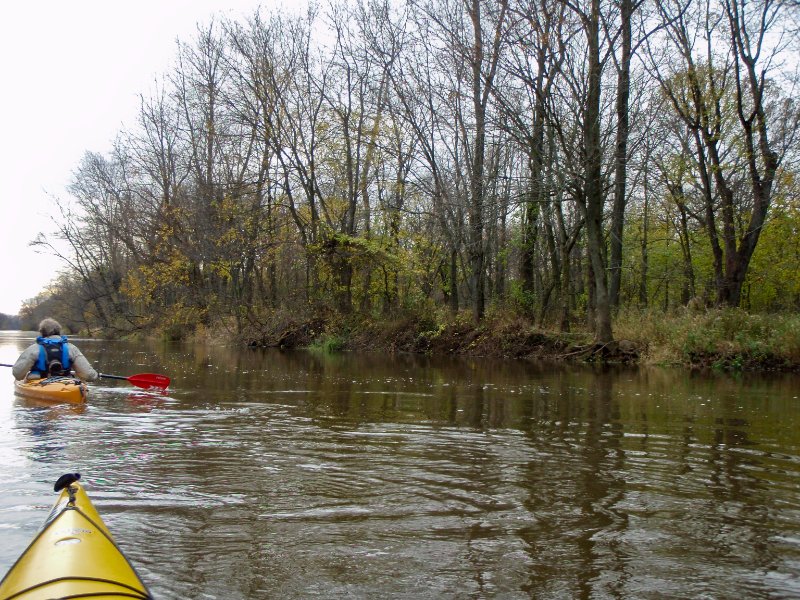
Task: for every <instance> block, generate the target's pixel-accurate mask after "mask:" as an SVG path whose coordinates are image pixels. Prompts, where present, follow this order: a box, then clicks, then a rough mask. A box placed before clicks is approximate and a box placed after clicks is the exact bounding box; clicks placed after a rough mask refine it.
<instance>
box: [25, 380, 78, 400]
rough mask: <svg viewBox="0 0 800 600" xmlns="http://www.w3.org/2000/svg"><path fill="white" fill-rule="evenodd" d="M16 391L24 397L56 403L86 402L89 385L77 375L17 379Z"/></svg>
mask: <svg viewBox="0 0 800 600" xmlns="http://www.w3.org/2000/svg"><path fill="white" fill-rule="evenodd" d="M14 392H15V393H16V394H17V395H18V396H22V397H23V398H31V399H33V400H42V401H44V402H52V403H54V404H63V403H69V404H82V403H84V402H86V396H87V392H88V387H87V385H86V384H85V383H84V382H83V381H81V380H80V379H77V378H76V377H48V378H47V379H33V380H31V381H15V382H14Z"/></svg>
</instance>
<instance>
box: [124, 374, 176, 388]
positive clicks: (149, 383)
mask: <svg viewBox="0 0 800 600" xmlns="http://www.w3.org/2000/svg"><path fill="white" fill-rule="evenodd" d="M126 379H127V380H128V381H129V382H130V383H132V384H133V385H135V386H136V387H140V388H144V389H149V388H159V389H161V390H165V389H167V387H169V377H167V376H166V375H158V374H156V373H140V374H138V375H131V376H130V377H126Z"/></svg>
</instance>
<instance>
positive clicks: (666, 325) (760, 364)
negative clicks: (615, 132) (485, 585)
mask: <svg viewBox="0 0 800 600" xmlns="http://www.w3.org/2000/svg"><path fill="white" fill-rule="evenodd" d="M615 336H616V340H615V341H614V342H612V343H609V344H604V345H601V346H598V345H596V344H594V342H593V336H592V334H591V333H590V332H588V331H585V330H584V331H576V332H555V331H548V330H545V329H542V328H539V327H537V326H536V325H535V324H534V323H532V322H531V321H530V320H528V319H525V318H523V317H520V316H518V315H509V314H506V315H495V316H490V317H488V318H487V319H485V320H484V321H483V322H481V324H480V325H478V326H476V325H474V323H473V322H472V320H471V319H470V316H469V314H468V313H466V312H464V313H458V314H455V315H453V314H451V313H445V314H431V315H429V316H425V317H422V316H419V315H408V316H406V317H404V318H393V319H387V320H366V319H360V320H356V319H345V318H342V317H341V316H329V315H328V316H319V315H318V316H312V317H305V318H302V317H298V316H296V315H293V314H288V313H276V314H275V315H274V318H273V319H270V320H269V321H268V324H267V325H265V326H263V328H262V329H260V330H257V331H252V332H248V334H247V335H245V336H240V341H241V342H243V343H245V344H247V345H249V346H258V347H282V348H303V347H311V348H318V349H321V350H325V351H334V352H335V351H346V350H358V351H371V352H390V353H393V352H409V353H415V354H426V355H446V354H454V355H467V356H483V357H492V358H536V359H549V360H559V361H583V362H610V363H625V364H641V365H664V366H683V367H687V368H692V369H697V368H700V369H704V368H719V369H726V370H742V371H761V370H763V371H776V370H777V371H794V372H798V371H800V316H799V315H797V314H781V315H751V314H748V313H747V312H745V311H743V310H739V309H722V310H704V311H701V312H690V311H685V312H682V313H678V314H674V315H664V314H654V313H649V312H640V311H629V312H625V313H623V314H620V315H619V316H618V318H617V319H616V320H615Z"/></svg>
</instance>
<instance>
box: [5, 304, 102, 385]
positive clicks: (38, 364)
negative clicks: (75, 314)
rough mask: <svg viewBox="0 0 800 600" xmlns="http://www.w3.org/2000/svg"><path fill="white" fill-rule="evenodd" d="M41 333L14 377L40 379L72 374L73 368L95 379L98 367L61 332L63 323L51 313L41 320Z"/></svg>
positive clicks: (24, 354) (16, 366) (25, 352)
mask: <svg viewBox="0 0 800 600" xmlns="http://www.w3.org/2000/svg"><path fill="white" fill-rule="evenodd" d="M39 333H40V336H39V337H37V338H36V343H35V344H31V345H30V346H28V347H27V348H25V350H23V351H22V354H20V355H19V358H18V359H17V362H15V363H14V367H13V368H12V369H11V372H12V373H13V374H14V379H17V380H22V379H41V378H43V377H56V376H69V375H70V374H71V372H72V371H74V372H75V374H76V375H77V376H78V377H80V378H81V379H83V380H84V381H95V380H96V379H97V378H98V376H99V375H98V373H97V371H95V370H94V368H93V367H92V365H91V364H90V363H89V361H88V360H86V357H85V356H84V355H83V353H82V352H81V351H80V350H79V349H78V347H77V346H76V345H75V344H71V343H70V342H68V341H67V337H66V336H64V335H61V324H60V323H59V322H58V321H56V320H55V319H51V318H50V317H48V318H46V319H43V320H42V322H41V323H39Z"/></svg>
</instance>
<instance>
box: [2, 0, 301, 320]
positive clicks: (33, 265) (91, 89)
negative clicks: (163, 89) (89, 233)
mask: <svg viewBox="0 0 800 600" xmlns="http://www.w3.org/2000/svg"><path fill="white" fill-rule="evenodd" d="M259 4H260V5H263V6H275V5H276V4H277V3H276V2H272V1H270V0H261V1H259V0H136V1H135V2H120V1H117V0H110V1H109V0H104V1H99V0H73V1H72V2H65V1H64V0H32V1H28V2H26V1H23V0H11V2H4V3H3V7H2V9H0V257H1V258H0V259H1V260H2V266H3V268H2V271H0V273H2V279H3V283H2V285H0V312H2V313H6V314H16V313H17V311H18V310H19V308H20V305H21V303H22V302H23V301H24V300H26V299H28V298H32V297H34V296H36V294H37V293H39V292H40V291H41V290H42V289H43V288H44V287H45V286H46V285H47V283H48V282H49V281H50V280H51V279H52V278H53V276H54V275H55V273H54V270H56V269H60V268H61V263H60V262H58V261H57V260H56V259H55V258H53V257H50V256H45V255H41V254H37V253H36V252H35V251H34V249H33V248H31V247H30V246H29V245H28V244H29V242H30V241H31V240H33V239H34V238H35V237H36V235H37V233H39V232H40V231H43V232H47V231H51V230H52V223H51V221H50V217H49V215H51V214H54V215H57V214H58V210H57V209H56V208H55V205H54V204H53V202H54V200H53V199H54V198H59V197H61V198H63V197H64V196H65V192H64V188H65V186H66V185H67V184H68V183H69V181H70V177H71V175H72V172H73V171H74V170H75V168H76V167H77V166H78V162H79V161H80V159H81V157H82V156H83V154H84V153H85V152H86V151H92V152H102V153H105V152H107V151H108V150H109V149H110V146H111V142H112V141H113V139H114V137H115V135H116V134H117V133H118V132H119V131H120V130H121V129H122V128H123V127H124V126H125V125H128V124H130V125H132V124H133V123H134V120H135V115H136V111H137V109H138V106H139V104H138V95H139V94H141V93H146V92H147V91H148V90H149V89H150V87H151V85H152V83H153V81H154V79H155V78H156V77H158V76H160V75H162V74H164V73H166V72H167V71H168V70H169V68H170V66H171V65H172V64H173V61H174V59H175V57H176V44H175V41H176V39H177V38H180V39H181V40H190V39H191V38H192V36H193V34H194V32H195V28H196V24H197V23H198V22H200V23H207V22H208V21H209V20H210V18H211V17H212V16H213V15H220V14H221V15H224V16H228V17H231V18H236V19H238V18H240V17H243V16H249V15H251V14H252V13H253V12H254V11H255V10H256V9H257V7H258V6H259ZM287 4H289V5H291V4H292V2H291V0H287Z"/></svg>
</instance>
